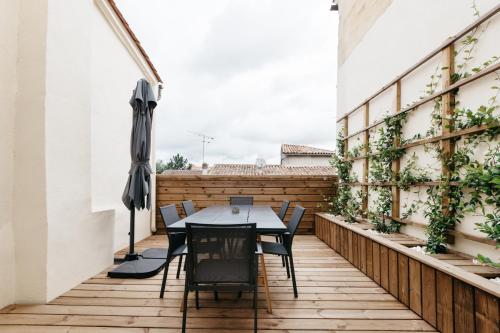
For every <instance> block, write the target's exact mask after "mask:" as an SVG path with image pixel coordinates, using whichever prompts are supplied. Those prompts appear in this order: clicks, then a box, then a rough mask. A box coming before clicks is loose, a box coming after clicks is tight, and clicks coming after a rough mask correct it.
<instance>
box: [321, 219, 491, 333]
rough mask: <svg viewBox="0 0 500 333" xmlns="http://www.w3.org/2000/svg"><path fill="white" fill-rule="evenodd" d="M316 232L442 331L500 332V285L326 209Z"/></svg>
mask: <svg viewBox="0 0 500 333" xmlns="http://www.w3.org/2000/svg"><path fill="white" fill-rule="evenodd" d="M315 227H316V235H317V236H318V238H320V239H321V240H323V241H324V242H325V243H326V244H328V245H329V246H330V247H331V248H332V249H334V250H335V251H336V252H337V253H339V254H340V255H342V256H343V257H344V258H346V259H347V260H349V262H351V263H352V264H353V265H354V266H355V267H357V268H359V269H360V270H361V271H362V272H363V273H365V274H366V275H367V276H369V277H370V278H371V279H373V281H375V282H376V283H378V284H379V285H380V286H381V287H382V288H384V289H385V290H387V291H388V292H389V293H391V294H392V295H393V296H394V297H396V298H397V299H399V300H400V301H401V302H402V303H404V304H406V305H407V306H408V307H409V308H410V309H411V310H413V311H414V312H415V313H417V314H418V315H419V316H421V317H422V318H423V319H424V320H425V321H427V322H428V323H429V324H431V325H432V326H434V327H435V328H436V329H438V330H439V331H441V332H445V333H448V332H450V333H451V332H455V333H498V332H499V327H500V313H499V311H500V310H499V306H500V302H499V298H498V297H499V296H500V286H497V285H496V284H494V283H492V282H490V281H488V280H486V279H484V278H482V277H480V276H477V275H475V274H472V273H469V272H466V271H464V270H462V269H460V268H458V267H456V266H453V265H451V264H448V263H444V262H442V261H440V260H438V259H435V258H433V257H430V256H427V255H424V254H421V253H418V252H417V251H415V250H412V249H410V248H408V247H406V246H403V245H400V244H397V243H396V242H394V241H391V240H388V239H386V238H384V237H381V236H379V235H376V234H373V233H370V232H368V231H366V230H362V229H361V228H359V227H356V226H355V225H352V224H348V223H345V222H342V221H339V220H337V219H335V218H333V217H331V216H329V215H326V214H318V215H317V216H316V224H315Z"/></svg>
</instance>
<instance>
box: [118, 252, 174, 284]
mask: <svg viewBox="0 0 500 333" xmlns="http://www.w3.org/2000/svg"><path fill="white" fill-rule="evenodd" d="M165 262H166V260H165V259H143V258H141V257H138V259H137V260H132V261H125V262H123V263H122V264H120V265H119V266H118V267H116V268H115V269H114V270H112V271H110V272H108V277H110V278H117V279H145V278H148V277H152V276H155V275H156V274H158V273H159V272H160V271H161V270H162V269H163V266H165Z"/></svg>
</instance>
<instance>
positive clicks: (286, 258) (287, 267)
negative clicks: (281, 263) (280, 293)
mask: <svg viewBox="0 0 500 333" xmlns="http://www.w3.org/2000/svg"><path fill="white" fill-rule="evenodd" d="M283 258H284V259H285V267H286V276H287V278H290V267H289V266H288V256H283Z"/></svg>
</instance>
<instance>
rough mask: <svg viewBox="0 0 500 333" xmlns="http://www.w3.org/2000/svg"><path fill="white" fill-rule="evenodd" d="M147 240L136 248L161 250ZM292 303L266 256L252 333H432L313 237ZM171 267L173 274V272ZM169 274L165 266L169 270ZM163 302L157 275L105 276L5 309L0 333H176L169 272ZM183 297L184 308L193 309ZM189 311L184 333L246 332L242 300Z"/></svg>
mask: <svg viewBox="0 0 500 333" xmlns="http://www.w3.org/2000/svg"><path fill="white" fill-rule="evenodd" d="M164 238H165V236H152V237H150V238H148V239H147V240H145V241H143V242H141V243H140V244H139V246H138V248H139V249H140V248H143V247H159V246H165V244H164ZM294 254H295V259H296V260H295V262H296V274H297V280H298V287H299V298H298V299H294V297H293V292H292V282H291V280H288V279H287V278H286V272H285V271H284V269H283V268H282V267H281V261H280V259H279V258H277V257H273V256H266V266H267V270H268V275H269V280H270V285H271V294H272V299H273V301H272V305H273V310H274V311H273V314H272V315H270V314H268V313H267V312H266V310H265V300H264V294H263V293H262V288H261V289H260V291H261V293H260V294H259V308H260V310H259V332H273V333H284V332H351V333H352V332H357V333H361V332H365V333H368V332H435V330H434V329H433V328H432V327H431V326H430V325H428V324H427V323H426V322H425V321H423V320H422V319H420V318H419V317H418V316H417V315H416V314H415V313H414V312H412V311H411V310H409V309H408V308H407V307H406V306H405V305H403V304H402V303H400V302H399V301H398V300H396V299H395V298H394V297H393V296H391V295H390V294H388V293H387V292H385V291H384V290H383V289H382V288H380V287H379V286H378V285H377V284H375V283H374V282H373V281H372V280H370V279H369V278H368V277H366V276H365V275H364V274H363V273H361V272H360V271H359V270H357V269H356V268H354V267H353V266H352V265H351V264H350V263H349V262H347V261H346V260H345V259H344V258H342V257H341V256H339V255H338V254H337V253H335V252H334V251H333V250H331V249H330V248H329V247H328V246H326V245H325V244H324V243H322V242H321V241H320V240H319V239H318V238H316V237H315V236H297V237H296V240H295V243H294ZM175 263H176V262H174V266H173V267H176V266H175ZM171 267H172V266H171ZM170 272H171V274H169V276H168V279H169V280H168V282H167V284H168V287H167V292H166V294H165V299H163V300H160V299H159V298H158V294H159V290H160V283H161V280H160V279H161V274H160V275H158V276H155V277H153V278H150V279H145V280H121V279H109V278H107V277H106V274H105V272H103V273H101V274H98V275H96V276H95V277H93V278H91V279H89V280H87V281H85V282H84V283H82V284H80V285H78V286H77V287H75V288H74V289H72V290H70V291H68V292H67V293H65V294H64V295H62V296H61V297H58V298H57V299H55V300H53V301H52V302H50V303H49V304H46V305H11V306H9V307H6V308H4V309H3V310H1V311H0V312H1V313H0V332H13V333H14V332H23V333H30V332H71V333H74V332H86V333H87V332H108V333H109V332H112V333H114V332H123V333H136V332H137V333H139V332H141V333H145V332H147V333H167V332H168V333H170V332H179V331H180V325H181V315H182V313H181V312H180V311H179V307H180V303H181V295H182V290H183V283H184V281H183V277H182V276H181V279H179V280H176V279H175V275H174V273H175V269H171V270H170ZM192 296H193V295H191V298H190V302H189V305H190V306H194V304H193V303H194V301H193V300H192V299H193V298H192ZM200 298H201V300H200V305H201V307H202V308H201V309H200V310H196V309H195V308H190V310H189V312H188V331H189V332H204V333H212V332H250V331H251V328H252V315H253V311H252V309H251V301H250V295H243V297H242V299H237V297H236V295H234V294H226V295H221V296H220V298H221V299H220V300H219V301H217V302H216V301H214V300H213V295H212V294H203V293H202V294H201V295H200Z"/></svg>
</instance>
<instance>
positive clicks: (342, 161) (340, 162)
mask: <svg viewBox="0 0 500 333" xmlns="http://www.w3.org/2000/svg"><path fill="white" fill-rule="evenodd" d="M331 164H332V166H333V167H334V168H335V169H336V170H337V175H338V177H339V186H338V189H337V195H336V196H335V197H334V198H333V200H332V202H331V208H330V212H331V213H332V214H335V215H341V216H343V217H344V218H345V219H346V222H348V223H354V222H356V217H357V216H358V215H359V213H360V209H361V192H358V193H356V196H353V193H352V190H351V185H350V183H352V182H354V181H355V180H356V177H355V176H354V175H351V170H352V161H350V160H348V159H346V158H345V144H344V136H343V135H342V132H339V133H338V134H337V149H336V151H335V154H334V155H333V156H332V160H331Z"/></svg>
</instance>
